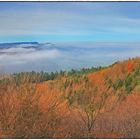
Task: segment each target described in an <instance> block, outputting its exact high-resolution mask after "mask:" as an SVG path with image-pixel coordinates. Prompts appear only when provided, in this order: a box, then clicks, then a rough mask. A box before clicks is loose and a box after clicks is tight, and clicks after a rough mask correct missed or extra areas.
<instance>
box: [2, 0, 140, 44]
mask: <svg viewBox="0 0 140 140" xmlns="http://www.w3.org/2000/svg"><path fill="white" fill-rule="evenodd" d="M139 39H140V2H0V42H19V41H38V42H48V41H51V42H55V41H99V42H102V41H104V42H122V41H126V42H127V41H134V42H135V41H139Z"/></svg>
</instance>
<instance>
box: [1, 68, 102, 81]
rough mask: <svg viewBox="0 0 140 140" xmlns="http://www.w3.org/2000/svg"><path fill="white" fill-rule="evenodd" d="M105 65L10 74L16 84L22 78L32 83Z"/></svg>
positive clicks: (97, 69)
mask: <svg viewBox="0 0 140 140" xmlns="http://www.w3.org/2000/svg"><path fill="white" fill-rule="evenodd" d="M103 68H105V67H101V66H100V67H92V68H82V69H80V70H74V69H72V70H70V71H62V70H61V71H59V72H58V71H56V72H50V73H49V72H45V71H41V72H35V71H32V72H20V73H14V74H12V78H13V79H14V81H15V82H16V83H17V84H18V83H21V81H22V82H23V81H24V79H25V80H26V81H25V82H27V81H28V82H32V83H41V82H44V81H48V80H54V79H56V78H58V77H62V76H68V77H69V76H78V75H83V74H88V73H91V72H96V71H99V70H101V69H103ZM9 82H10V79H9V78H3V79H1V80H0V83H6V84H7V83H9Z"/></svg>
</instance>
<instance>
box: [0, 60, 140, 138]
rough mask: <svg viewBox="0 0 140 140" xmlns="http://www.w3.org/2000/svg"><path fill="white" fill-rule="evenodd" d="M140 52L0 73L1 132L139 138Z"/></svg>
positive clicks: (26, 135) (14, 135) (23, 135)
mask: <svg viewBox="0 0 140 140" xmlns="http://www.w3.org/2000/svg"><path fill="white" fill-rule="evenodd" d="M139 106H140V58H132V59H129V60H125V61H122V62H116V63H114V64H112V65H110V66H108V67H98V68H94V67H92V68H83V69H81V70H71V71H68V72H67V71H60V72H55V73H53V72H52V73H47V72H43V71H42V72H34V71H33V72H24V73H15V74H12V75H8V76H4V75H1V78H0V138H140V108H139Z"/></svg>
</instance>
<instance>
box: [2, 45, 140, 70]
mask: <svg viewBox="0 0 140 140" xmlns="http://www.w3.org/2000/svg"><path fill="white" fill-rule="evenodd" d="M137 56H140V43H139V42H53V43H37V42H20V43H3V44H2V43H1V44H0V73H14V72H25V71H32V70H34V71H41V70H43V71H47V72H51V71H53V72H55V71H60V70H70V69H80V68H83V67H86V68H87V67H92V66H94V67H96V66H105V65H109V64H112V63H114V62H116V61H119V60H124V59H128V58H131V57H137Z"/></svg>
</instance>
